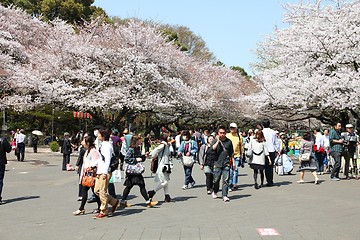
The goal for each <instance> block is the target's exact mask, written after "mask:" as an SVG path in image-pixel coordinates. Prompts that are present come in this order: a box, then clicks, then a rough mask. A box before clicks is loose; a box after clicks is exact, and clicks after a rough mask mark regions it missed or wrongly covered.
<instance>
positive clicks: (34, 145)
mask: <svg viewBox="0 0 360 240" xmlns="http://www.w3.org/2000/svg"><path fill="white" fill-rule="evenodd" d="M31 142H32V145H33V150H34V153H37V147H38V142H39V137H38V136H37V135H35V134H34V135H33V138H32V141H31Z"/></svg>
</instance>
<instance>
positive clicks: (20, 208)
mask: <svg viewBox="0 0 360 240" xmlns="http://www.w3.org/2000/svg"><path fill="white" fill-rule="evenodd" d="M9 160H10V161H9V164H8V166H7V170H8V171H7V172H6V175H5V184H4V189H3V199H4V200H5V201H6V202H7V203H6V204H4V205H2V206H0V212H1V216H2V222H1V224H0V239H1V240H2V239H12V240H18V239H19V240H20V239H21V240H24V239H37V240H42V239H46V240H48V239H51V240H56V239H84V240H85V239H86V240H90V239H165V240H167V239H295V240H296V239H359V236H360V229H359V227H358V226H359V224H358V219H359V214H360V211H359V204H360V191H359V184H360V181H356V180H350V181H345V180H344V181H340V182H331V181H330V180H329V176H328V175H324V176H320V178H321V179H322V182H321V184H320V185H314V184H313V179H312V176H311V175H310V173H307V174H306V175H305V180H306V181H308V182H307V183H305V184H302V185H298V184H297V183H296V181H297V180H298V175H290V176H281V177H279V176H275V182H276V186H274V187H271V188H262V189H260V190H255V189H254V187H253V185H252V171H251V169H249V168H248V167H245V168H244V169H241V176H240V177H239V181H240V183H241V185H240V189H239V190H238V191H234V192H232V193H230V199H231V201H230V202H229V203H224V202H223V201H222V200H221V199H220V198H219V199H216V200H213V199H212V198H211V197H210V196H207V195H206V190H205V188H204V182H205V177H204V175H203V173H202V172H201V171H200V170H199V168H198V166H195V168H194V178H195V180H196V182H197V185H196V187H195V188H192V189H188V190H185V191H184V190H182V189H181V186H182V182H183V170H182V167H181V165H180V164H179V163H178V162H176V163H175V169H174V173H173V174H172V179H171V184H170V187H171V195H172V197H173V198H175V200H176V202H174V203H163V202H162V200H163V193H162V192H159V193H158V194H157V196H156V198H157V199H158V200H159V201H160V204H159V205H158V206H157V207H156V208H151V209H149V208H146V207H145V203H144V200H143V199H142V197H141V195H140V192H139V189H138V188H137V187H134V188H133V189H132V192H131V193H130V194H131V195H130V197H129V199H130V200H129V202H130V203H131V204H133V205H134V206H133V207H131V208H128V209H125V210H118V211H116V213H115V214H114V216H112V217H109V218H107V219H101V220H94V219H93V218H92V214H91V213H90V212H91V210H92V209H93V208H94V207H95V206H94V204H87V205H86V207H85V209H86V210H87V213H86V214H85V215H83V216H76V217H75V216H73V215H72V212H73V211H75V210H76V209H77V208H78V207H79V204H80V202H77V201H76V199H77V175H76V174H75V173H74V172H63V171H61V161H62V158H61V155H60V154H58V153H49V152H47V151H40V152H39V153H37V154H34V153H31V150H30V149H27V152H26V160H25V162H17V161H16V160H15V157H14V155H13V154H10V155H9ZM75 161H76V157H73V158H72V159H71V162H72V163H75ZM147 164H148V162H147ZM295 168H297V166H295ZM147 169H148V168H147ZM149 175H150V174H149V171H147V172H146V173H145V176H146V182H147V189H148V190H150V189H151V187H152V186H153V185H154V182H153V178H152V177H151V176H149ZM116 190H117V194H118V196H119V197H120V195H121V192H122V190H123V187H122V184H121V183H118V184H116ZM259 228H270V230H268V231H265V233H267V234H272V233H276V232H277V233H279V235H280V236H261V235H260V234H259V231H260V230H259V231H258V229H259ZM272 229H273V230H272ZM275 231H276V232H275Z"/></svg>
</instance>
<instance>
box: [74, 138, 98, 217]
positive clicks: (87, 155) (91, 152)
mask: <svg viewBox="0 0 360 240" xmlns="http://www.w3.org/2000/svg"><path fill="white" fill-rule="evenodd" d="M81 145H82V146H83V149H82V150H85V151H84V154H82V159H83V160H82V161H81V162H82V164H81V166H80V168H79V169H80V178H79V183H80V185H81V181H82V179H83V177H84V175H85V173H86V172H92V171H94V169H95V166H97V162H98V161H102V158H101V155H100V153H99V151H98V150H96V148H95V143H94V138H93V137H92V136H91V135H87V134H85V136H84V138H83V140H82V141H81ZM79 169H78V165H77V166H76V170H77V171H78V170H79ZM94 187H95V186H93V187H91V188H90V187H86V186H82V188H81V204H80V207H79V209H78V210H76V211H75V212H73V214H74V215H82V214H85V204H86V200H87V197H88V191H89V189H91V190H92V191H93V192H94ZM95 200H96V202H97V209H94V211H93V213H100V206H101V202H100V198H99V196H97V195H95Z"/></svg>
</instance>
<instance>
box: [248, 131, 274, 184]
mask: <svg viewBox="0 0 360 240" xmlns="http://www.w3.org/2000/svg"><path fill="white" fill-rule="evenodd" d="M247 155H248V156H251V160H250V163H249V164H250V167H251V168H252V169H253V170H254V182H255V185H254V187H255V189H259V188H260V187H261V186H263V184H264V169H265V158H267V157H269V151H268V149H267V147H266V141H265V137H264V134H263V132H262V131H261V130H258V131H257V132H256V134H255V137H254V139H252V140H251V141H250V143H249V148H248V154H247ZM269 161H270V160H269ZM269 164H270V165H271V164H272V163H271V162H270V163H269ZM259 171H260V179H261V185H260V186H259V185H258V183H257V176H258V173H259Z"/></svg>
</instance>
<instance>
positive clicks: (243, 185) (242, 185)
mask: <svg viewBox="0 0 360 240" xmlns="http://www.w3.org/2000/svg"><path fill="white" fill-rule="evenodd" d="M246 187H254V184H253V183H251V184H240V185H238V189H237V190H236V191H238V190H241V188H246Z"/></svg>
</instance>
